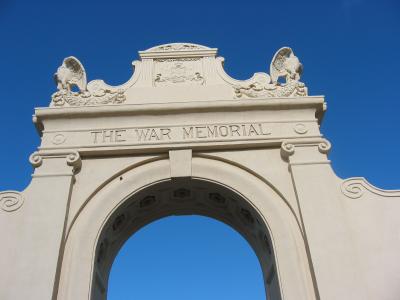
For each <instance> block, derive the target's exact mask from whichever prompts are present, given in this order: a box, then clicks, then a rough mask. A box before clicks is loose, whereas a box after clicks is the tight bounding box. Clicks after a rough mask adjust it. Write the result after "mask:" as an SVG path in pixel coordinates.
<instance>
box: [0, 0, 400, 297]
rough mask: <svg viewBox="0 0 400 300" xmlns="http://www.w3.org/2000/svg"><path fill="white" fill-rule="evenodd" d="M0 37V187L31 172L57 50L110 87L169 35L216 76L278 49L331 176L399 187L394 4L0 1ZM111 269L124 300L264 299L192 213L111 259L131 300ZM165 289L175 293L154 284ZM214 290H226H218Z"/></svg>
mask: <svg viewBox="0 0 400 300" xmlns="http://www.w3.org/2000/svg"><path fill="white" fill-rule="evenodd" d="M0 37H1V47H0V54H1V55H0V67H1V72H0V86H1V96H0V97H1V108H2V119H3V129H2V131H1V139H0V143H1V148H0V151H1V155H0V165H1V166H2V172H1V174H0V190H4V189H17V190H21V189H23V188H24V187H25V186H26V185H27V184H28V183H29V181H30V173H31V167H30V165H29V163H28V156H29V154H30V153H31V152H33V151H34V150H35V148H36V147H37V146H38V144H39V141H40V139H39V137H38V136H37V134H36V131H35V129H34V126H33V125H32V123H31V116H32V113H33V108H34V107H35V106H48V104H49V101H50V95H51V94H52V93H53V92H54V91H55V86H54V83H53V78H52V75H53V73H54V72H55V70H56V68H57V66H59V65H60V63H61V62H62V59H63V58H64V57H66V56H69V55H74V56H76V57H78V58H79V59H80V60H81V61H82V63H83V64H84V66H85V68H86V71H87V73H88V78H89V80H92V79H96V78H101V79H104V80H105V81H106V82H108V83H110V84H120V83H123V82H125V81H126V80H127V79H128V78H129V77H130V75H131V65H130V63H131V61H132V60H134V59H137V51H138V50H145V49H147V48H149V47H151V46H154V45H157V44H162V43H167V42H177V41H187V42H194V43H198V44H204V45H207V46H210V47H218V48H219V49H220V55H222V56H224V57H225V58H226V64H225V68H226V70H227V72H228V73H229V74H230V75H231V76H233V77H235V78H239V79H245V78H248V77H250V76H251V75H252V73H254V72H258V71H267V72H268V68H269V63H270V60H271V58H272V56H273V54H274V52H275V51H276V50H277V49H278V48H280V47H282V46H284V45H287V46H291V47H292V48H293V49H294V51H295V53H296V54H297V56H298V57H299V58H300V60H301V61H302V62H303V65H304V76H303V79H302V81H304V82H305V83H306V84H307V86H308V87H309V93H310V94H311V95H321V94H323V95H325V96H326V100H327V102H328V111H327V114H326V116H325V119H324V122H323V125H322V128H321V129H322V132H323V133H324V134H325V136H326V137H327V138H328V139H329V140H330V141H331V142H332V145H333V147H332V151H331V155H330V158H331V160H332V162H333V164H332V165H333V168H334V170H335V172H336V173H337V174H338V176H340V177H343V178H344V177H351V176H365V177H366V178H367V179H368V180H369V181H370V182H371V183H372V184H374V185H376V186H378V187H381V188H400V176H399V170H400V155H399V154H400V139H399V136H400V134H399V132H400V118H399V115H400V114H399V109H400V84H399V82H400V2H399V1H396V0H375V1H374V0H342V1H290V0H287V1H266V0H264V1H219V2H218V1H210V0H202V1H162V2H161V1H159V2H157V1H127V0H126V1H118V0H114V1H108V2H103V1H92V2H89V1H54V0H53V1H28V0H26V1H12V0H0ZM196 237H197V238H196ZM190 255H191V256H190ZM154 257H157V259H156V263H157V262H158V263H159V265H157V264H154V263H153V262H152V260H151V259H150V258H154ZM189 258H194V259H193V260H192V259H189ZM128 265H129V266H130V267H129V268H127V266H128ZM160 266H162V267H160ZM227 266H228V267H229V268H226V269H225V267H227ZM182 267H185V268H184V270H185V272H187V273H186V274H182ZM223 269H224V271H225V272H223V273H221V272H222V270H223ZM238 271H240V272H238ZM139 274H141V275H139ZM123 275H127V276H131V277H128V278H131V279H132V280H131V281H130V283H129V284H125V285H124V287H123V288H124V289H130V290H131V291H135V295H137V298H135V299H168V300H169V299H171V300H179V299H185V300H191V299H193V300H197V299H219V300H221V299H230V300H237V299H262V297H263V294H262V292H260V287H261V283H260V276H261V275H260V270H259V268H258V266H257V262H256V260H255V257H254V253H252V251H251V250H250V248H249V247H248V246H247V245H246V244H245V243H244V241H243V239H242V238H241V237H240V236H239V235H238V234H237V233H236V232H234V231H233V230H231V229H230V228H228V227H226V226H225V225H223V224H220V223H218V222H216V221H209V220H208V219H205V218H200V217H188V218H171V219H165V220H161V221H158V222H156V223H153V224H151V225H150V226H148V227H146V228H144V229H143V230H142V231H140V232H139V233H138V234H137V235H136V236H134V237H133V238H132V239H131V240H130V241H129V242H128V244H127V245H126V247H125V248H123V249H122V252H121V255H120V256H118V258H117V261H116V263H115V266H114V268H113V273H112V285H111V287H110V289H111V291H110V295H111V296H110V299H131V298H127V297H125V296H117V292H118V291H122V290H121V289H120V288H119V287H118V282H120V281H121V280H122V279H121V278H123ZM207 276H211V277H210V278H207ZM241 281H243V283H240V284H239V282H241ZM168 284H173V286H175V287H177V286H181V287H184V286H185V284H187V290H183V291H182V294H180V295H178V294H174V292H175V290H173V289H172V290H171V291H170V292H171V294H168V293H167V292H165V293H160V290H159V289H160V287H163V286H167V285H168ZM219 286H222V287H223V288H224V291H228V290H229V288H232V287H233V288H238V289H237V290H238V291H236V290H235V292H234V293H233V295H230V296H229V297H226V298H224V297H221V295H220V294H219V293H220V292H221V290H220V289H219V288H220V287H219ZM117 287H118V288H117ZM240 289H243V291H247V292H248V291H249V290H251V291H254V295H253V294H252V295H249V294H243V293H242V294H241V293H240V292H239V290H240ZM149 291H150V292H154V293H155V294H154V295H153V294H152V295H153V296H154V297H150V294H149ZM168 291H169V290H168ZM122 292H123V291H122ZM188 293H189V294H188ZM146 295H147V296H149V297H147V298H146Z"/></svg>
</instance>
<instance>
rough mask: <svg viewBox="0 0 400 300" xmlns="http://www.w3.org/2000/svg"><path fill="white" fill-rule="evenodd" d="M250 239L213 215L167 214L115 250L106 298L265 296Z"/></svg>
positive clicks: (255, 298) (244, 299) (255, 299)
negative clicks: (116, 252) (248, 240)
mask: <svg viewBox="0 0 400 300" xmlns="http://www.w3.org/2000/svg"><path fill="white" fill-rule="evenodd" d="M265 297H266V296H265V289H264V282H263V277H262V270H261V266H260V264H259V261H258V258H257V256H256V254H255V253H254V251H253V249H252V247H251V246H250V245H249V243H248V242H247V241H246V240H245V239H244V238H243V236H241V235H240V234H239V233H238V232H237V231H236V230H234V229H233V228H232V227H230V226H228V225H226V224H225V223H222V222H220V221H218V220H215V219H213V218H209V217H205V216H199V215H190V216H169V217H166V218H162V219H159V220H157V221H154V222H152V223H150V224H148V225H147V226H144V227H143V228H141V229H140V230H138V231H137V232H135V234H133V235H132V236H131V237H130V238H129V239H128V240H127V241H126V243H125V244H124V245H123V246H122V248H121V249H120V251H119V252H118V254H117V256H116V258H115V260H114V262H113V264H112V267H111V271H110V276H109V280H108V287H107V300H120V299H141V300H155V299H176V300H178V299H181V300H186V299H192V300H194V299H198V300H200V299H201V300H203V299H209V300H213V299H215V300H220V299H232V300H233V299H236V300H239V299H241V300H248V299H252V300H263V299H264V300H265Z"/></svg>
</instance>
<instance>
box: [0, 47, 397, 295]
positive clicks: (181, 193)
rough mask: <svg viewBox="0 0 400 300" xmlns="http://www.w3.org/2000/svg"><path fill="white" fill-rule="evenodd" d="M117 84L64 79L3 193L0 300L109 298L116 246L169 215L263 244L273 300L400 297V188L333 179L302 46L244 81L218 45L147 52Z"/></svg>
mask: <svg viewBox="0 0 400 300" xmlns="http://www.w3.org/2000/svg"><path fill="white" fill-rule="evenodd" d="M139 56H140V60H138V61H134V62H133V67H134V72H133V75H132V77H131V79H129V80H128V81H127V82H126V83H124V84H122V85H120V86H110V85H107V84H106V83H105V82H104V81H102V80H92V81H90V82H87V78H86V71H85V69H84V67H83V65H82V64H81V62H80V61H79V60H78V59H77V58H75V57H68V58H66V59H64V61H63V62H62V65H61V66H60V67H59V68H58V69H57V72H56V74H55V80H56V83H57V91H56V92H55V93H54V94H53V95H52V97H51V103H50V106H49V107H45V108H36V109H35V112H34V116H33V122H34V124H35V126H36V128H37V131H38V133H39V135H40V138H41V144H40V146H39V148H38V149H37V151H35V152H33V154H32V155H31V156H30V159H29V160H30V163H31V164H32V165H33V167H34V173H33V175H32V181H31V183H30V185H29V186H28V187H27V188H26V189H25V190H24V191H21V192H19V191H1V192H0V208H1V209H0V232H1V233H0V237H1V241H2V242H1V245H2V246H1V247H0V251H1V253H0V254H1V255H0V262H1V263H0V266H1V268H0V275H1V276H0V277H1V283H0V287H1V288H0V299H3V300H20V299H21V300H22V299H33V300H43V299H60V300H77V299H88V300H100V299H106V298H107V285H108V283H107V282H108V276H109V272H110V268H111V265H112V263H113V260H114V258H115V256H116V255H117V253H118V250H119V249H120V248H121V247H122V245H123V244H124V242H125V241H126V240H127V239H128V238H129V237H130V236H131V235H132V234H134V232H136V231H137V230H139V229H140V228H141V227H143V226H145V225H146V224H149V223H150V222H152V221H154V220H157V219H159V218H162V217H165V216H169V215H191V214H198V215H205V216H209V217H212V218H215V219H218V220H220V221H222V222H224V223H226V224H228V225H230V226H232V227H233V228H234V229H235V230H237V231H238V232H239V233H240V234H242V235H243V236H244V237H245V238H246V240H247V241H248V242H249V244H250V245H251V246H252V248H253V249H254V251H255V253H256V255H257V257H258V259H259V262H260V266H261V268H262V271H263V276H264V283H265V289H266V294H267V298H268V299H271V300H281V299H282V300H283V299H284V300H312V299H322V300H337V299H357V300H364V299H380V300H398V299H400V284H399V283H400V260H399V253H400V218H399V211H400V191H385V190H381V189H379V188H376V187H374V186H372V185H371V184H369V183H368V182H367V181H366V180H365V179H364V178H348V179H342V178H339V177H337V176H336V175H335V173H334V172H333V170H332V168H331V165H330V161H329V159H328V152H329V150H330V148H331V144H330V143H329V141H327V140H326V139H325V138H324V137H323V135H322V133H321V132H320V129H319V125H320V124H321V122H322V119H323V115H324V112H325V110H326V103H325V100H324V97H323V96H309V95H308V89H307V87H306V85H305V84H304V83H303V82H301V78H300V76H301V73H302V65H301V63H300V61H299V59H298V58H297V56H296V55H295V54H294V53H293V51H292V49H290V48H288V47H283V48H281V49H279V50H278V51H277V52H276V54H275V55H274V57H273V58H272V61H271V65H270V68H269V74H267V73H264V72H259V73H255V74H254V76H253V77H251V78H250V79H248V80H243V81H242V80H235V79H233V78H231V77H230V76H228V75H227V74H226V73H225V71H224V69H223V62H224V59H223V58H222V57H218V56H217V49H215V48H208V47H205V46H201V45H196V44H189V43H173V44H166V45H160V46H156V47H153V48H151V49H148V50H146V51H140V52H139Z"/></svg>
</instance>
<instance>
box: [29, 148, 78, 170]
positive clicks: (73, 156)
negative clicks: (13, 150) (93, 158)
mask: <svg viewBox="0 0 400 300" xmlns="http://www.w3.org/2000/svg"><path fill="white" fill-rule="evenodd" d="M50 159H65V165H66V166H70V167H72V174H70V173H68V174H66V173H65V172H64V173H54V174H55V175H73V174H75V173H76V172H77V171H79V169H80V167H81V165H82V160H81V156H80V154H79V152H78V151H75V150H66V151H36V152H33V153H32V154H31V155H30V157H29V162H30V163H31V165H32V166H33V167H34V168H35V169H37V168H40V167H42V165H43V162H44V161H45V160H50ZM59 167H60V165H59V164H57V165H54V166H53V168H58V169H59ZM35 175H36V174H35ZM48 175H50V174H48Z"/></svg>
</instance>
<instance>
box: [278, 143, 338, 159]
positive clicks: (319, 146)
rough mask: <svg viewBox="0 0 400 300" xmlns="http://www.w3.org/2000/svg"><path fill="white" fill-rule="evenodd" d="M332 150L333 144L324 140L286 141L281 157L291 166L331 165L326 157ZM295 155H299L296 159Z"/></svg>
mask: <svg viewBox="0 0 400 300" xmlns="http://www.w3.org/2000/svg"><path fill="white" fill-rule="evenodd" d="M330 149H331V143H330V142H329V141H328V140H327V139H324V138H320V139H297V140H286V141H283V142H282V144H281V156H282V158H283V159H284V160H286V161H288V162H289V163H290V164H291V165H293V164H314V163H316V164H317V163H329V160H327V158H326V155H327V154H328V153H329V151H330ZM315 150H317V151H315ZM295 153H299V155H296V156H297V157H295ZM321 154H322V155H323V156H321Z"/></svg>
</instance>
